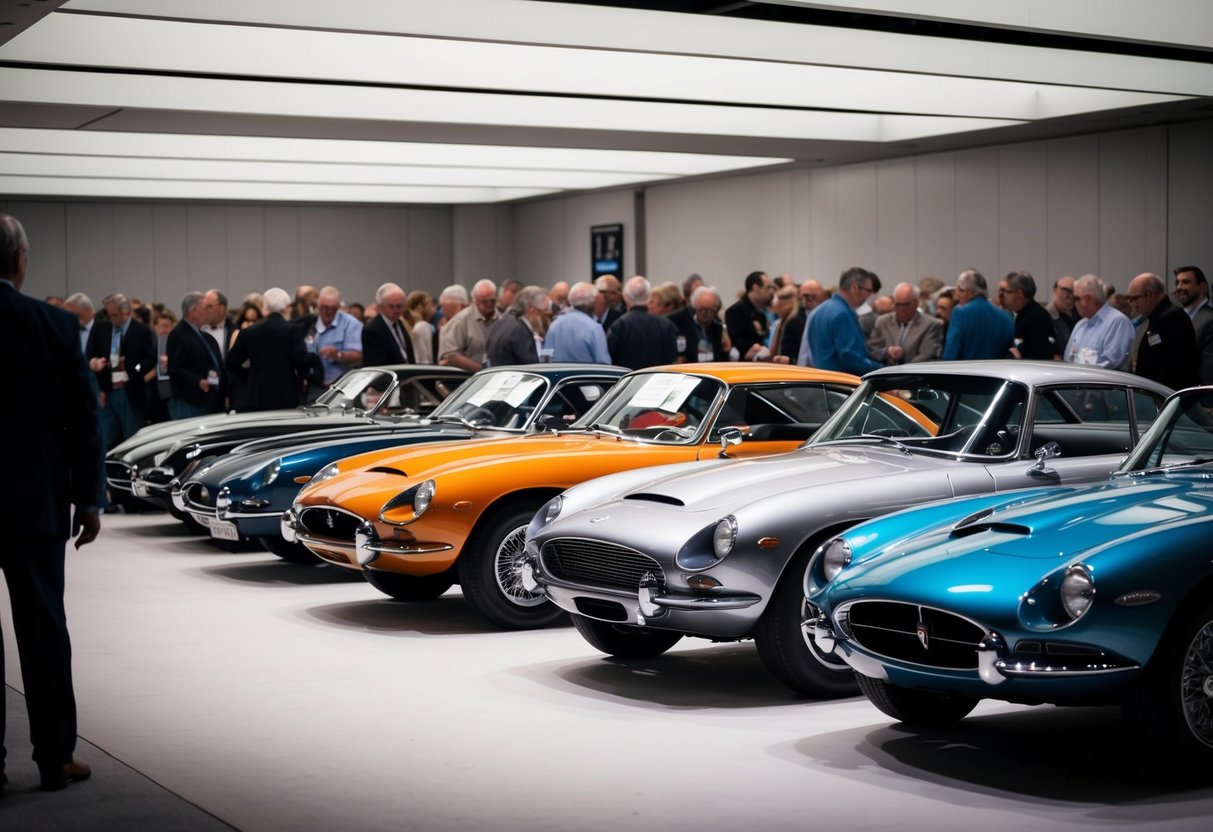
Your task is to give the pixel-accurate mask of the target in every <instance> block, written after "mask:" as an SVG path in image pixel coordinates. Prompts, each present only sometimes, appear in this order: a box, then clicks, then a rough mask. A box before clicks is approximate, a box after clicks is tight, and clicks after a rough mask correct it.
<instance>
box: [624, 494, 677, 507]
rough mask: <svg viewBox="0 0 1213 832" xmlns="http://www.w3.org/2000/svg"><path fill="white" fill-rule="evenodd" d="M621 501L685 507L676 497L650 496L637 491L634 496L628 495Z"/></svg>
mask: <svg viewBox="0 0 1213 832" xmlns="http://www.w3.org/2000/svg"><path fill="white" fill-rule="evenodd" d="M623 499H625V500H643V501H645V502H649V503H664V504H665V505H667V506H685V505H686V503H684V502H683V501H682V500H680V499H678V498H677V497H671V496H669V495H668V494H650V493H646V492H643V491H639V492H637V493H635V494H628V495H626V496H625V497H624V498H623Z"/></svg>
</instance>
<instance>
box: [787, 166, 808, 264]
mask: <svg viewBox="0 0 1213 832" xmlns="http://www.w3.org/2000/svg"><path fill="white" fill-rule="evenodd" d="M789 178H790V179H791V180H792V183H791V184H792V193H791V203H792V207H791V214H790V218H789V221H790V225H791V228H790V231H789V236H790V238H791V239H790V245H791V249H792V263H791V268H792V271H791V274H792V277H794V278H796V282H797V283H798V284H799V283H804V282H805V281H806V280H808V279H809V278H810V277H812V276H813V239H812V235H811V234H810V231H809V230H810V228H811V227H812V222H813V195H812V181H813V177H812V174H811V173H810V172H809V171H807V170H798V171H793V172H792V174H791V176H790V177H789Z"/></svg>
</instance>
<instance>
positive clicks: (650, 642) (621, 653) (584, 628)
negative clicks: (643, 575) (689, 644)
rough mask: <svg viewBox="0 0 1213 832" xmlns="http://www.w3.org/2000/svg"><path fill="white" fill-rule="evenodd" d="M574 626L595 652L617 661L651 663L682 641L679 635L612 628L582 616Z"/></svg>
mask: <svg viewBox="0 0 1213 832" xmlns="http://www.w3.org/2000/svg"><path fill="white" fill-rule="evenodd" d="M572 619H573V626H574V627H576V628H577V632H579V633H581V637H582V638H584V639H585V640H586V641H587V642H589V644H590V646H591V647H593V648H594V649H595V650H601V651H602V652H603V653H606V654H607V655H608V656H615V657H616V658H619V659H651V658H653V657H654V656H660V655H661V654H662V653H664V652H665V651H667V650H669V649H670V648H671V647H673V646H674V645H675V644H677V643H678V642H679V641H681V640H682V633H676V632H673V631H672V630H651V629H649V628H648V627H635V626H633V625H631V624H613V623H611V622H609V621H598V620H597V619H594V618H586V617H585V616H584V615H576V614H574V615H573V616H572Z"/></svg>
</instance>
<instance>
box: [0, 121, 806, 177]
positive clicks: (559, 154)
mask: <svg viewBox="0 0 1213 832" xmlns="http://www.w3.org/2000/svg"><path fill="white" fill-rule="evenodd" d="M0 148H3V149H4V150H8V151H11V152H14V153H55V154H63V155H78V156H131V157H156V158H166V159H230V160H235V161H258V160H264V161H272V162H330V163H346V162H350V163H359V164H368V165H398V166H403V165H414V166H434V167H450V168H490V169H499V170H536V171H587V172H603V173H626V174H635V175H637V176H641V175H644V176H645V177H648V176H654V177H661V176H688V175H694V174H704V173H719V172H721V171H729V170H738V169H741V168H747V167H761V166H766V165H775V164H779V163H781V162H790V161H792V160H791V159H787V158H780V157H772V156H723V155H717V154H710V153H674V152H661V151H641V150H596V149H582V148H565V147H509V146H504V145H469V144H428V143H421V142H380V141H354V140H339V139H289V138H269V137H263V136H204V135H179V134H168V133H122V132H111V131H105V130H39V129H25V128H0Z"/></svg>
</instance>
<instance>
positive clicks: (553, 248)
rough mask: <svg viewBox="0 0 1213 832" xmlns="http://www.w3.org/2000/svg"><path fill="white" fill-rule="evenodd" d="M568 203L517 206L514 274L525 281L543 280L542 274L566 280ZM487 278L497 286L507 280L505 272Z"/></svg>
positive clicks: (553, 202)
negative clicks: (566, 220) (503, 275)
mask: <svg viewBox="0 0 1213 832" xmlns="http://www.w3.org/2000/svg"><path fill="white" fill-rule="evenodd" d="M568 202H569V200H565V199H556V200H542V201H539V202H529V203H526V204H523V205H517V206H515V208H514V246H515V248H514V269H513V272H514V275H513V276H514V277H517V278H518V279H519V280H521V281H522V282H523V283H531V282H534V281H536V280H540V281H542V280H544V278H542V277H540V276H541V275H561V277H559V278H556V279H558V280H559V279H563V276H564V274H565V263H566V262H567V258H566V254H565V252H566V250H567V248H568V235H569V233H570V230H569V228H568V226H567V225H566V223H565V209H566V208H567V207H568ZM485 277H488V278H490V279H491V280H493V281H494V282H496V283H497V284H498V285H500V283H501V281H502V280H503V279H504V278H503V277H502V275H485ZM547 282H551V281H547ZM469 288H470V287H469Z"/></svg>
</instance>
